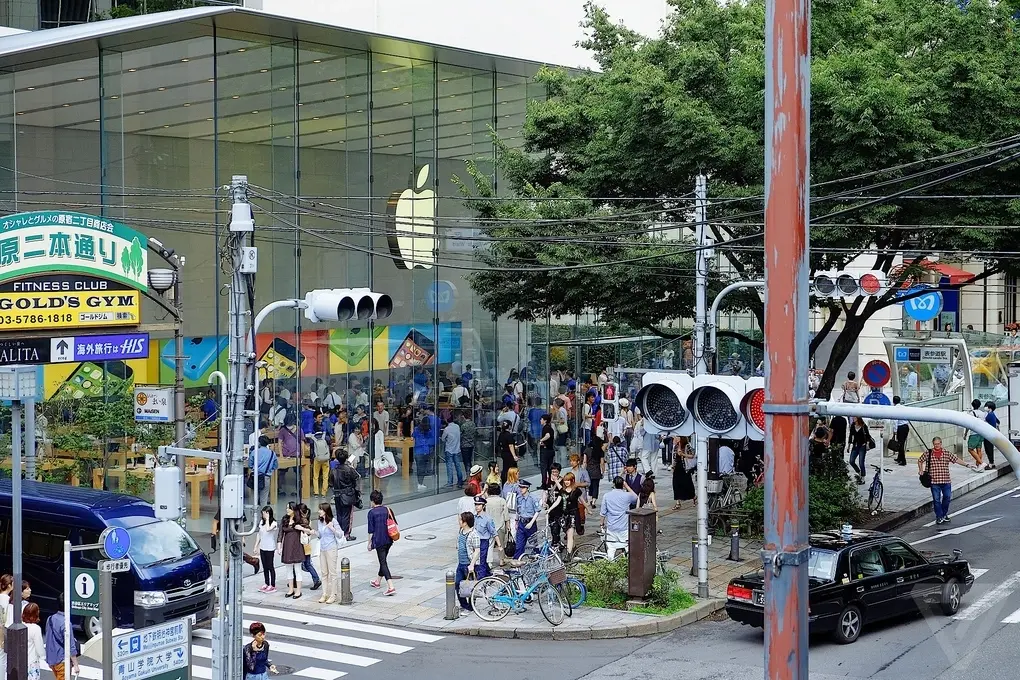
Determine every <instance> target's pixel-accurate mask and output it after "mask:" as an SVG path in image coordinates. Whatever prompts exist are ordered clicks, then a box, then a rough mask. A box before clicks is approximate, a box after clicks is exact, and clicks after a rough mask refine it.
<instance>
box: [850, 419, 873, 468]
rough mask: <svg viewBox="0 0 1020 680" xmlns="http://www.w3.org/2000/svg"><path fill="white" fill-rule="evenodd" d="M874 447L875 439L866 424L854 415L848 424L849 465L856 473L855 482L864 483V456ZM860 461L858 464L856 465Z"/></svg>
mask: <svg viewBox="0 0 1020 680" xmlns="http://www.w3.org/2000/svg"><path fill="white" fill-rule="evenodd" d="M873 448H875V440H874V439H872V438H871V432H870V431H868V425H867V423H865V422H864V420H863V419H862V418H861V417H860V416H854V421H853V423H851V425H850V467H852V468H853V469H854V472H856V473H857V483H858V484H864V477H865V475H867V473H868V471H867V469H866V466H865V464H864V458H865V456H866V455H867V453H868V449H873ZM858 461H860V465H858Z"/></svg>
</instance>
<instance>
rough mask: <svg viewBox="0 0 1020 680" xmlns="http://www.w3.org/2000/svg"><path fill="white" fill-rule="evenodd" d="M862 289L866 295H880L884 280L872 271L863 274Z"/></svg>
mask: <svg viewBox="0 0 1020 680" xmlns="http://www.w3.org/2000/svg"><path fill="white" fill-rule="evenodd" d="M861 291H862V292H863V293H864V294H865V295H878V294H879V293H881V292H882V280H881V279H880V278H879V277H878V276H876V275H875V274H872V273H870V272H869V273H867V274H863V275H861Z"/></svg>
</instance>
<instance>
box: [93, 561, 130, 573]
mask: <svg viewBox="0 0 1020 680" xmlns="http://www.w3.org/2000/svg"><path fill="white" fill-rule="evenodd" d="M130 570H131V560H101V561H100V562H99V571H108V572H110V573H113V574H119V573H120V572H122V571H130Z"/></svg>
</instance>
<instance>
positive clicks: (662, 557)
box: [574, 529, 673, 574]
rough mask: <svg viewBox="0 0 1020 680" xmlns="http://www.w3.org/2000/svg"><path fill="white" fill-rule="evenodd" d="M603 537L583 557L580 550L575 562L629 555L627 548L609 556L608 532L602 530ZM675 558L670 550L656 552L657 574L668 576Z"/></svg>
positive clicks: (600, 531)
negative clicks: (667, 573) (669, 568)
mask: <svg viewBox="0 0 1020 680" xmlns="http://www.w3.org/2000/svg"><path fill="white" fill-rule="evenodd" d="M598 535H599V536H600V537H601V539H602V540H601V541H600V542H599V544H598V545H597V546H593V547H592V548H590V549H588V550H587V551H586V552H585V553H584V554H583V555H582V553H581V552H580V550H578V551H577V552H576V553H575V555H574V561H575V562H582V563H583V562H598V561H599V560H615V559H616V558H617V557H619V556H620V555H624V556H626V555H627V554H628V550H627V546H623V547H622V548H617V551H618V552H617V554H615V555H613V556H610V555H609V544H608V542H607V541H606V532H605V531H602V530H601V529H600V530H599V532H598ZM672 558H673V555H672V553H670V552H669V551H668V550H656V551H655V568H656V572H657V573H660V574H666V571H667V567H666V564H667V563H668V562H669V561H670V560H671V559H672Z"/></svg>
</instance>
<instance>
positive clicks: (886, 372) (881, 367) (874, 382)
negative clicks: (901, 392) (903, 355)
mask: <svg viewBox="0 0 1020 680" xmlns="http://www.w3.org/2000/svg"><path fill="white" fill-rule="evenodd" d="M861 377H862V378H864V382H865V384H867V385H868V386H869V387H885V386H886V385H887V384H888V383H889V379H890V378H891V377H892V371H891V370H890V369H889V364H887V363H885V362H884V361H882V360H881V359H873V360H872V361H869V362H868V363H866V364H864V370H863V371H861Z"/></svg>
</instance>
